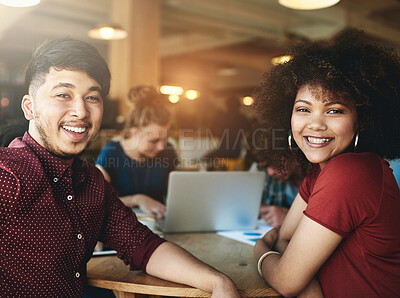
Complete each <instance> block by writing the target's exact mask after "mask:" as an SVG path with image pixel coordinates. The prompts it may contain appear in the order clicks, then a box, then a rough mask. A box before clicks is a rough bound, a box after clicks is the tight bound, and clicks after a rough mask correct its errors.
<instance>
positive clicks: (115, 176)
mask: <svg viewBox="0 0 400 298" xmlns="http://www.w3.org/2000/svg"><path fill="white" fill-rule="evenodd" d="M128 99H129V102H130V103H131V105H132V110H131V112H130V114H129V116H128V120H127V121H126V125H125V129H124V130H123V132H122V138H121V140H119V141H114V142H111V143H109V144H108V145H106V146H105V147H104V148H103V150H102V151H101V152H100V155H99V157H98V159H97V161H96V166H97V167H98V168H99V169H100V170H101V172H102V173H103V175H104V178H105V179H106V180H107V181H108V182H110V183H111V184H112V185H113V187H114V188H115V190H116V191H117V192H118V195H119V197H120V199H121V200H122V202H123V203H124V204H125V205H126V206H128V207H136V206H138V207H139V208H140V209H141V211H143V212H145V213H147V214H149V215H151V216H154V217H156V216H157V217H163V216H164V214H165V205H164V199H165V198H164V197H165V195H166V191H167V181H168V175H169V173H170V172H171V171H173V170H174V169H175V167H176V165H177V155H176V152H175V150H174V149H173V147H172V145H171V144H169V143H168V142H167V137H168V136H167V132H168V129H169V126H170V122H171V113H170V111H169V110H168V108H167V102H166V100H165V98H163V97H162V95H161V94H160V93H158V92H157V90H156V89H155V88H154V87H152V86H137V87H134V88H131V90H130V91H129V94H128Z"/></svg>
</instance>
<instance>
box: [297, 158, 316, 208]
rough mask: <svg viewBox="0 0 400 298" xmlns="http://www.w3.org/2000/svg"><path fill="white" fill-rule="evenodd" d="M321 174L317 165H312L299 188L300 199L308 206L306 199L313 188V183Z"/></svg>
mask: <svg viewBox="0 0 400 298" xmlns="http://www.w3.org/2000/svg"><path fill="white" fill-rule="evenodd" d="M320 172H321V168H320V167H319V165H314V166H313V167H312V169H311V170H310V171H309V172H308V174H307V176H306V177H305V178H304V180H303V182H302V183H301V185H300V187H299V194H300V196H301V198H302V199H303V200H304V201H305V202H306V203H307V204H308V198H309V197H310V195H311V193H312V190H313V188H314V184H315V181H316V179H317V177H318V175H319V173H320Z"/></svg>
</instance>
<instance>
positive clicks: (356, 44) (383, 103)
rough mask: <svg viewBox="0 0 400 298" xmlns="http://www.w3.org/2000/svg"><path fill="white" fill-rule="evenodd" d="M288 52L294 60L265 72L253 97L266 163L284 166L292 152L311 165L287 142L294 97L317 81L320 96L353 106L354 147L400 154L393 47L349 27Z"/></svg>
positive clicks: (398, 79)
mask: <svg viewBox="0 0 400 298" xmlns="http://www.w3.org/2000/svg"><path fill="white" fill-rule="evenodd" d="M290 55H291V56H292V57H293V58H292V60H290V61H289V62H287V63H284V64H281V65H278V66H276V67H274V68H272V69H271V71H269V72H268V73H266V74H265V76H264V80H263V82H262V84H261V86H260V87H259V89H258V95H257V97H256V106H257V107H258V111H259V112H260V114H261V117H262V120H263V121H264V127H265V128H266V132H267V133H266V134H267V135H266V147H267V150H266V151H267V152H266V156H265V157H266V160H267V162H268V164H271V165H273V166H274V167H275V168H282V165H281V163H282V160H286V161H290V160H291V159H293V158H296V159H298V160H300V162H302V164H303V166H304V168H306V167H308V166H310V164H309V162H308V161H307V160H306V158H305V156H304V155H303V154H302V153H301V151H300V150H295V154H292V152H291V151H290V150H289V147H288V142H287V138H288V133H289V131H290V122H291V121H290V120H291V115H292V109H293V105H294V99H295V97H296V94H297V92H298V90H299V89H300V87H302V86H304V85H309V86H321V87H322V88H323V89H324V90H326V94H325V95H326V98H325V99H324V100H326V101H331V100H333V99H335V100H340V101H341V102H342V103H343V104H346V105H349V106H353V107H355V108H356V110H357V121H358V129H359V141H358V146H357V152H373V153H376V154H378V155H380V156H381V157H382V158H387V159H393V158H399V157H400V150H399V148H400V134H399V131H400V59H399V57H398V55H397V54H396V51H395V50H394V49H393V48H390V47H388V45H384V44H383V43H378V42H377V41H374V40H372V38H370V37H369V36H367V35H366V34H364V33H363V32H360V31H349V32H345V33H343V34H342V35H340V36H338V37H337V38H336V39H335V40H333V41H331V42H314V43H306V44H301V45H296V46H294V47H293V48H292V49H291V50H290ZM292 143H293V145H294V146H295V145H296V144H295V143H294V140H293V139H292ZM292 147H293V146H292ZM352 149H353V148H350V150H352ZM282 157H283V158H282Z"/></svg>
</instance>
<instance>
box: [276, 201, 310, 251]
mask: <svg viewBox="0 0 400 298" xmlns="http://www.w3.org/2000/svg"><path fill="white" fill-rule="evenodd" d="M306 207H307V203H306V202H305V201H304V200H303V199H302V197H301V196H300V195H299V194H297V196H296V198H295V200H294V202H293V204H292V206H291V207H290V209H289V212H288V213H287V215H286V217H285V219H284V220H283V223H282V226H281V228H280V230H279V234H278V240H277V242H276V243H275V246H274V249H275V250H277V251H279V252H281V253H283V252H284V251H285V249H286V247H287V245H288V243H289V241H290V239H291V238H292V236H293V234H294V232H295V231H296V229H297V226H298V225H299V223H300V220H301V219H302V217H303V211H304V210H305V209H306Z"/></svg>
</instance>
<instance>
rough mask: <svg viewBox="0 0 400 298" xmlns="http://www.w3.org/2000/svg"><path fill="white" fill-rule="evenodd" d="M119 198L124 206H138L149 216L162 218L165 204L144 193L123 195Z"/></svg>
mask: <svg viewBox="0 0 400 298" xmlns="http://www.w3.org/2000/svg"><path fill="white" fill-rule="evenodd" d="M120 199H121V201H122V202H123V203H124V204H125V205H126V206H128V207H130V208H132V207H136V206H138V207H139V208H140V210H141V211H143V212H144V213H146V214H148V215H150V216H153V217H159V218H163V217H164V215H165V205H164V204H162V203H160V202H158V201H156V200H154V199H152V198H150V197H149V196H146V195H144V194H136V195H132V196H125V197H121V198H120Z"/></svg>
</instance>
